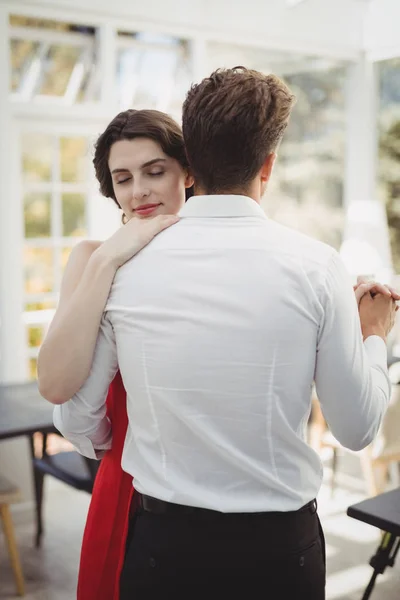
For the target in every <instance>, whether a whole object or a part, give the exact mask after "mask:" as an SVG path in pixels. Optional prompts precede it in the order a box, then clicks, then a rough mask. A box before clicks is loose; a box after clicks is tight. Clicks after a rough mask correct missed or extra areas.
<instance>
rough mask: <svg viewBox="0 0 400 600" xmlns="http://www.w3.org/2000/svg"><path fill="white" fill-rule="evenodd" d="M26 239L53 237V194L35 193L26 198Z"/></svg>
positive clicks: (26, 195)
mask: <svg viewBox="0 0 400 600" xmlns="http://www.w3.org/2000/svg"><path fill="white" fill-rule="evenodd" d="M24 218H25V237H27V238H40V237H50V235H51V194H50V193H45V192H35V193H28V194H25V197H24Z"/></svg>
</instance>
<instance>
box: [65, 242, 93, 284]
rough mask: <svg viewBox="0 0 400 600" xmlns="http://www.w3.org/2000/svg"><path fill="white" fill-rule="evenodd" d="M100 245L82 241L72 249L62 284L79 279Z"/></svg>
mask: <svg viewBox="0 0 400 600" xmlns="http://www.w3.org/2000/svg"><path fill="white" fill-rule="evenodd" d="M101 244H102V242H100V241H98V240H82V242H79V243H78V244H76V246H74V247H73V248H72V250H71V254H70V255H69V258H68V262H67V266H66V269H65V273H64V277H63V282H64V283H66V284H68V282H69V281H70V280H73V281H75V280H76V279H80V277H81V276H82V274H83V271H84V270H85V269H86V265H87V264H88V262H89V260H90V258H91V256H92V255H93V253H94V252H95V251H96V250H97V248H99V246H101ZM75 283H76V282H75Z"/></svg>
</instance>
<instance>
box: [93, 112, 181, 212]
mask: <svg viewBox="0 0 400 600" xmlns="http://www.w3.org/2000/svg"><path fill="white" fill-rule="evenodd" d="M137 137H143V138H148V139H151V140H153V141H154V142H156V143H157V144H159V145H160V147H161V149H162V151H163V152H164V153H165V154H166V155H167V156H170V157H171V158H174V159H175V160H177V161H178V162H179V164H180V165H181V166H182V167H183V168H184V169H188V168H189V165H188V161H187V158H186V152H185V145H184V142H183V135H182V130H181V128H180V127H179V125H178V123H176V121H174V119H173V118H172V117H170V116H169V115H167V114H165V113H163V112H160V111H158V110H133V109H130V110H125V111H124V112H121V113H119V114H118V115H117V116H116V117H115V118H114V119H113V120H112V121H111V123H110V124H109V125H108V127H107V129H106V130H105V131H104V132H103V133H102V134H101V135H100V137H99V138H98V140H97V142H96V144H95V152H94V158H93V164H94V168H95V172H96V177H97V179H98V182H99V184H100V192H101V193H102V194H103V196H106V198H112V199H113V200H114V202H115V203H116V204H117V206H118V207H119V204H118V202H117V199H116V197H115V194H114V188H113V182H112V177H111V173H110V169H109V167H108V159H109V156H110V150H111V146H112V145H113V144H115V142H118V141H120V140H133V139H134V138H137ZM190 190H191V191H192V189H191V188H190ZM191 191H189V190H187V194H186V196H187V197H188V196H189V195H191Z"/></svg>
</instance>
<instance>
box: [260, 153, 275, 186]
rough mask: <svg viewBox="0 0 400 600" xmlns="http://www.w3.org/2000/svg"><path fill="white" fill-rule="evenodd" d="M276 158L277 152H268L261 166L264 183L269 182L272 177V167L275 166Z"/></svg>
mask: <svg viewBox="0 0 400 600" xmlns="http://www.w3.org/2000/svg"><path fill="white" fill-rule="evenodd" d="M275 159H276V154H275V152H271V154H268V156H267V158H266V159H265V161H264V164H263V165H262V167H261V171H260V177H261V181H262V183H264V184H266V183H268V181H269V179H270V177H271V174H272V169H273V168H274V163H275Z"/></svg>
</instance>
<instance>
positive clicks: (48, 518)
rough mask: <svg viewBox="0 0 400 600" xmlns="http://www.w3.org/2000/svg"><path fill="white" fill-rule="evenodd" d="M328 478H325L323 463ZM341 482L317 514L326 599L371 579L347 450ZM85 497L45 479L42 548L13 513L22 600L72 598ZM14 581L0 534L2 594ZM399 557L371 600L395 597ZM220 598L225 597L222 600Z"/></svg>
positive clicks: (26, 522) (359, 493)
mask: <svg viewBox="0 0 400 600" xmlns="http://www.w3.org/2000/svg"><path fill="white" fill-rule="evenodd" d="M327 467H328V468H327V469H326V478H327V480H328V478H329V462H327ZM339 467H340V473H339V476H338V484H339V487H338V489H337V492H336V493H335V496H334V498H333V499H331V497H330V494H329V489H328V487H327V485H324V486H323V489H322V491H321V494H320V497H319V513H320V516H321V520H322V523H323V527H324V530H325V535H326V540H327V551H328V578H327V600H360V599H361V596H362V591H363V589H364V587H365V585H366V583H367V581H368V580H369V577H370V574H371V567H369V566H368V561H369V559H370V557H371V555H372V553H373V552H374V550H375V547H376V545H377V541H378V536H379V534H378V532H377V531H376V530H375V529H374V528H372V527H369V526H367V525H363V524H362V523H358V522H357V521H354V520H353V519H349V518H348V517H347V516H346V514H345V511H346V508H347V506H348V505H349V504H352V503H353V502H357V501H359V500H361V499H362V498H363V497H364V485H363V481H362V480H361V479H360V473H359V471H360V469H359V461H358V460H357V458H356V457H355V456H354V455H349V454H346V455H344V456H343V458H341V459H340V465H339ZM88 503H89V497H88V496H87V495H86V494H84V493H81V492H76V491H74V490H72V489H70V488H68V487H67V486H64V485H63V484H61V483H59V482H57V481H55V480H52V479H51V478H48V481H47V485H46V503H45V507H46V513H45V526H46V533H45V536H44V539H43V548H42V549H41V550H36V549H35V548H34V547H33V525H32V520H31V514H30V512H28V513H27V512H26V511H25V512H21V511H19V512H16V513H15V514H14V520H15V524H16V535H17V539H18V545H19V549H20V553H21V560H22V565H23V570H24V575H25V580H26V590H27V593H26V596H25V599H26V600H75V598H76V592H75V589H76V577H77V569H78V560H79V550H80V543H81V538H82V531H83V525H84V521H85V516H86V512H87V508H88ZM15 598H17V596H16V595H15V588H14V582H13V579H12V574H11V571H10V568H9V564H8V559H7V554H6V550H5V547H4V539H3V537H2V536H1V535H0V599H1V600H14V599H15ZM399 598H400V556H399V557H398V564H397V565H395V568H394V569H388V570H387V573H385V575H384V576H383V577H381V578H380V579H378V584H377V586H376V591H375V593H374V595H373V596H372V599H371V600H399ZM222 600H223V599H222Z"/></svg>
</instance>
